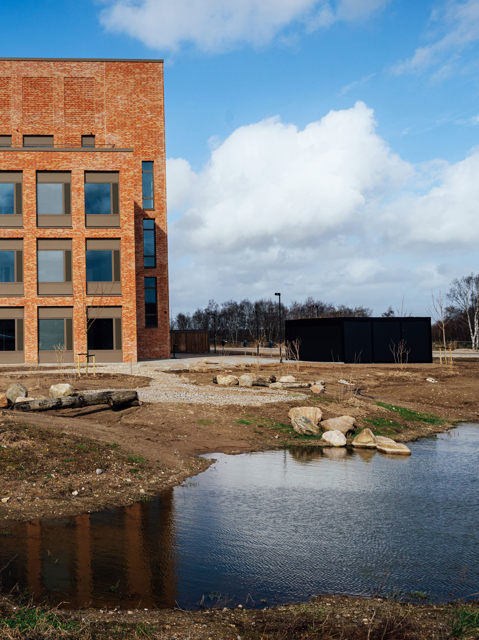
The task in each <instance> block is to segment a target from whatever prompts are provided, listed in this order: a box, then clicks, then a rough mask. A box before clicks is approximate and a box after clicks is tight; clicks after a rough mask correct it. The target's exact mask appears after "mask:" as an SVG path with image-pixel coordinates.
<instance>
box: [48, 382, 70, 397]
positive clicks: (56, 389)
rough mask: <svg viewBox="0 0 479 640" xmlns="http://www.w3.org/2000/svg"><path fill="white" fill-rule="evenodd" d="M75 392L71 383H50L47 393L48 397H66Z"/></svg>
mask: <svg viewBox="0 0 479 640" xmlns="http://www.w3.org/2000/svg"><path fill="white" fill-rule="evenodd" d="M74 393H75V390H74V389H73V387H72V386H71V384H52V386H51V387H50V390H49V392H48V395H49V396H50V398H68V396H72V395H73V394H74Z"/></svg>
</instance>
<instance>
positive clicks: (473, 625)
mask: <svg viewBox="0 0 479 640" xmlns="http://www.w3.org/2000/svg"><path fill="white" fill-rule="evenodd" d="M477 629H479V609H457V610H456V611H454V613H453V614H452V620H451V636H452V637H453V638H462V637H463V636H464V635H466V634H469V632H471V631H476V630H477ZM476 637H477V636H476Z"/></svg>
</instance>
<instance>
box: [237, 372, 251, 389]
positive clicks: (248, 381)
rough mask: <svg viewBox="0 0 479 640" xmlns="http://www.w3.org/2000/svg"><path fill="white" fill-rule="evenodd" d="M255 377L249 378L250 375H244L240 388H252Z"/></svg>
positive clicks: (241, 377)
mask: <svg viewBox="0 0 479 640" xmlns="http://www.w3.org/2000/svg"><path fill="white" fill-rule="evenodd" d="M253 381H254V377H253V376H249V375H248V374H246V373H245V374H244V375H242V376H240V379H239V386H240V387H252V386H253Z"/></svg>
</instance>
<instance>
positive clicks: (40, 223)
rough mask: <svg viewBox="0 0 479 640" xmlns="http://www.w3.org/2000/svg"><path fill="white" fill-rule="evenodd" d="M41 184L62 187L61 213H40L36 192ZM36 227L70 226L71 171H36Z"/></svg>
mask: <svg viewBox="0 0 479 640" xmlns="http://www.w3.org/2000/svg"><path fill="white" fill-rule="evenodd" d="M41 184H61V185H62V213H60V214H59V213H40V212H39V208H38V201H39V197H38V192H39V185H41ZM36 209H37V227H39V228H42V227H45V228H52V227H53V228H66V227H71V226H72V202H71V171H37V175H36Z"/></svg>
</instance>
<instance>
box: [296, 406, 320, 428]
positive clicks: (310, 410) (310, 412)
mask: <svg viewBox="0 0 479 640" xmlns="http://www.w3.org/2000/svg"><path fill="white" fill-rule="evenodd" d="M297 416H306V417H307V418H309V419H310V420H311V421H312V422H314V424H319V423H320V422H321V418H322V416H323V412H322V411H321V409H318V407H293V408H292V409H290V410H289V413H288V418H290V419H291V420H294V419H296V417H297Z"/></svg>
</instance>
